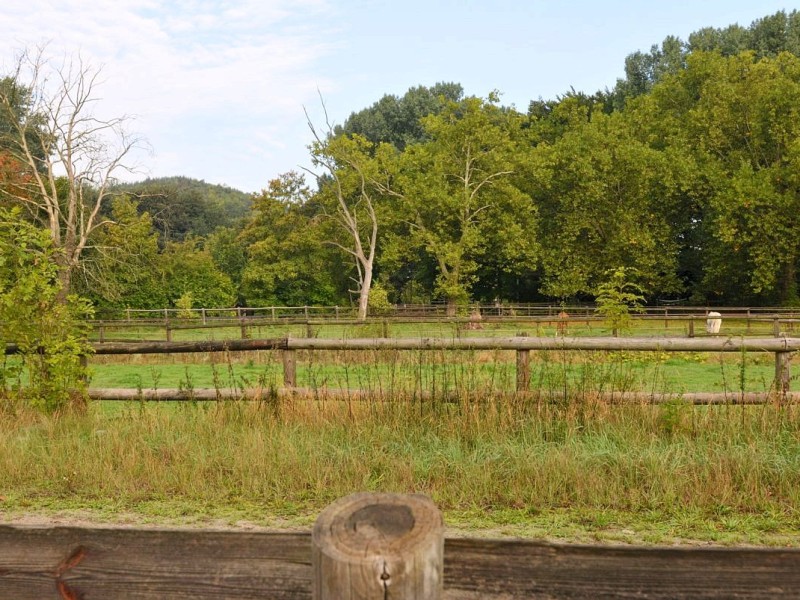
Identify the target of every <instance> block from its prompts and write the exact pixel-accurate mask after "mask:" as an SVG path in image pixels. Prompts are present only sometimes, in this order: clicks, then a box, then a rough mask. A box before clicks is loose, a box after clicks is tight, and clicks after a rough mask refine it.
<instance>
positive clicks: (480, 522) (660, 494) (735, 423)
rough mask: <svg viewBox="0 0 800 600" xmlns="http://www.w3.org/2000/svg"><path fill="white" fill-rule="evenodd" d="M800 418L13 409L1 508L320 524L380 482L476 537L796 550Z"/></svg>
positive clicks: (468, 407) (472, 409)
mask: <svg viewBox="0 0 800 600" xmlns="http://www.w3.org/2000/svg"><path fill="white" fill-rule="evenodd" d="M797 411H798V409H797V408H795V407H780V406H775V405H766V406H760V407H735V406H721V407H692V406H688V405H682V404H671V405H667V406H661V407H654V406H648V405H636V406H609V405H607V404H604V403H602V402H599V401H595V400H591V399H585V400H582V401H580V402H565V403H561V404H551V403H536V402H529V403H513V402H508V401H499V400H496V399H494V398H492V397H491V396H486V397H485V398H483V399H482V401H480V402H468V401H464V402H461V403H441V402H436V401H432V402H418V401H413V400H409V401H402V400H398V401H397V402H395V403H385V402H384V403H372V402H360V403H345V402H313V401H311V402H309V401H299V400H279V399H278V398H277V397H276V398H274V399H271V400H270V401H267V402H262V403H237V402H230V403H222V404H205V405H194V404H183V405H151V404H138V403H133V404H130V403H129V404H125V405H121V404H114V405H113V406H112V405H106V404H105V403H93V404H92V405H90V406H89V407H88V409H87V410H85V411H83V412H73V413H68V414H62V415H60V416H46V415H42V414H39V413H34V412H31V411H29V410H25V409H22V408H20V407H13V406H8V405H6V406H5V407H4V413H3V418H2V419H0V497H1V498H2V499H1V500H0V501H1V502H2V504H1V505H0V506H2V513H0V514H2V517H3V518H5V519H13V518H14V517H15V515H17V516H18V515H22V514H26V513H36V514H53V513H57V514H58V515H60V518H62V519H63V518H64V516H65V515H67V517H68V516H69V515H76V514H77V515H80V516H81V517H82V518H91V519H92V520H100V521H110V522H120V521H124V522H157V523H169V524H187V523H189V524H195V525H198V524H200V525H202V524H206V525H208V524H214V523H216V524H220V523H227V524H235V523H240V522H242V521H246V522H248V523H252V524H256V525H265V526H276V525H280V526H287V525H297V526H309V525H310V524H311V523H312V522H313V520H314V518H315V516H316V515H317V514H318V512H319V511H320V510H321V509H322V508H323V507H324V506H325V505H327V504H328V503H329V502H331V501H332V500H334V499H335V498H337V497H340V496H343V495H347V494H349V493H352V492H354V491H360V490H383V491H397V492H421V493H425V494H429V495H430V496H431V497H432V498H433V499H434V501H435V502H436V503H437V504H438V505H439V506H440V507H441V508H442V510H443V511H444V514H445V519H446V522H447V524H448V525H449V526H450V527H454V528H456V529H459V530H461V531H467V532H469V533H470V534H473V535H480V534H483V535H493V536H494V535H514V536H525V537H531V536H536V537H547V538H556V539H565V540H572V541H576V540H577V541H593V540H600V541H611V540H614V541H625V542H636V543H673V542H676V541H683V542H697V541H702V542H715V543H754V544H769V545H798V544H800V536H798V535H797V532H798V531H800V512H799V511H798V508H800V414H798V412H797ZM87 516H88V517H87Z"/></svg>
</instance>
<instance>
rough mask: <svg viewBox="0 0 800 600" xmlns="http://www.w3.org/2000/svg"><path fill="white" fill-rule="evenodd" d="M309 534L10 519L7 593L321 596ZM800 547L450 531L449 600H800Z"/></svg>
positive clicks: (280, 599)
mask: <svg viewBox="0 0 800 600" xmlns="http://www.w3.org/2000/svg"><path fill="white" fill-rule="evenodd" d="M311 548H312V546H311V536H310V535H309V534H308V533H262V532H243V531H237V532H231V531H203V530H163V529H133V528H127V529H120V528H105V529H100V528H98V529H91V528H78V527H55V528H31V527H14V526H8V525H0V598H14V599H16V600H28V599H30V600H41V599H44V598H53V599H59V598H60V599H64V598H139V599H141V600H148V599H153V600H155V599H159V600H162V599H169V598H229V599H240V598H270V599H272V600H310V599H311V597H312V579H313V570H312V565H311V554H312V552H311ZM798 589H800V550H797V549H785V548H783V549H778V548H763V549H762V548H719V547H674V546H673V547H636V546H620V545H616V546H587V545H566V544H552V543H545V542H536V541H520V540H488V539H464V538H461V539H446V540H445V546H444V594H443V596H442V597H443V598H444V599H446V600H456V599H469V598H472V599H477V598H482V599H484V600H501V599H502V600H519V599H523V598H525V599H527V598H554V599H558V598H571V599H577V598H621V597H624V598H651V599H667V598H672V599H675V598H678V599H680V598H686V599H688V598H706V599H712V598H720V599H721V598H742V599H751V598H760V599H767V598H796V597H797V591H798Z"/></svg>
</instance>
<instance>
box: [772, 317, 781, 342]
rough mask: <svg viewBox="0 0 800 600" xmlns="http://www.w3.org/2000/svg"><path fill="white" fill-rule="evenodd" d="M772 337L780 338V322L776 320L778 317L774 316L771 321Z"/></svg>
mask: <svg viewBox="0 0 800 600" xmlns="http://www.w3.org/2000/svg"><path fill="white" fill-rule="evenodd" d="M772 335H774V336H775V337H780V336H781V320H780V319H779V318H778V315H775V318H774V319H772Z"/></svg>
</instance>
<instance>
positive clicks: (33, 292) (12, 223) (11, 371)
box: [0, 210, 92, 412]
mask: <svg viewBox="0 0 800 600" xmlns="http://www.w3.org/2000/svg"><path fill="white" fill-rule="evenodd" d="M91 313H92V311H91V305H90V304H89V303H88V302H87V301H86V300H82V299H79V298H78V297H76V296H67V295H65V294H63V293H61V286H60V284H59V280H58V266H57V264H56V254H55V252H54V251H53V248H52V245H51V243H50V237H49V234H48V232H47V231H43V230H40V229H38V228H37V227H35V226H34V225H32V224H31V223H28V222H26V221H24V220H23V219H21V217H20V214H19V211H18V210H13V211H8V210H0V342H2V343H3V344H8V343H11V344H16V345H17V347H18V353H17V354H16V355H15V356H11V357H7V356H6V357H5V358H4V360H3V362H2V365H0V395H1V396H2V397H3V398H4V399H6V400H9V399H12V398H14V397H17V398H20V399H24V400H26V401H29V402H30V403H31V404H33V405H34V406H37V407H38V408H41V409H43V410H45V411H48V412H53V411H56V410H60V409H62V408H65V407H66V406H68V405H69V404H70V403H72V402H74V401H76V400H83V399H85V389H86V382H85V379H86V370H85V367H84V366H83V365H82V364H81V360H80V357H81V356H86V355H88V354H89V353H91V346H90V345H89V343H88V341H87V333H88V327H89V326H88V325H87V324H86V319H87V318H89V317H91Z"/></svg>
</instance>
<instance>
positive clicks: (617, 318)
mask: <svg viewBox="0 0 800 600" xmlns="http://www.w3.org/2000/svg"><path fill="white" fill-rule="evenodd" d="M636 275H637V273H636V270H635V269H627V268H625V267H618V268H616V269H610V270H609V271H608V272H606V273H605V277H604V279H605V281H603V283H601V284H600V285H598V286H597V290H595V294H596V299H595V300H596V302H597V312H598V313H600V315H602V316H603V318H604V319H605V320H606V322H607V323H608V325H609V326H610V327H611V331H612V333H613V334H614V335H615V336H616V335H618V334H619V333H620V332H621V331H625V330H627V329H630V326H631V313H641V312H644V308H643V307H642V303H643V302H644V295H643V294H644V289H642V288H641V287H640V286H639V285H637V284H636V283H635V282H634V281H632V279H633V278H634V277H635V276H636Z"/></svg>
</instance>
